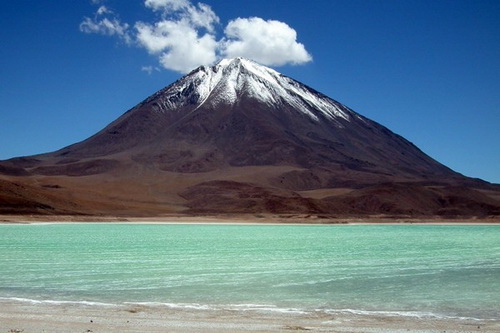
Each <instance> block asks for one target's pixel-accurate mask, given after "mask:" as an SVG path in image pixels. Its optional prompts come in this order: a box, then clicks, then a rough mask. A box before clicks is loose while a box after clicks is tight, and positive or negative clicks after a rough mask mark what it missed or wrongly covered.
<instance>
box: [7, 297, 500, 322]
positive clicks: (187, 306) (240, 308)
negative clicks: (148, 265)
mask: <svg viewBox="0 0 500 333" xmlns="http://www.w3.org/2000/svg"><path fill="white" fill-rule="evenodd" d="M0 302H14V303H28V304H32V305H43V304H46V305H55V306H58V305H71V306H85V307H108V308H109V307H116V308H118V307H123V306H144V307H151V308H168V309H172V310H181V311H182V310H195V311H235V312H258V313H275V314H289V315H310V314H318V313H325V314H330V315H335V314H337V315H338V314H343V315H354V316H368V317H409V318H416V319H438V320H440V319H442V320H465V321H497V320H498V318H475V317H465V316H451V315H445V314H436V313H432V312H421V311H377V310H359V309H298V308H285V307H283V308H282V307H278V306H276V305H272V304H198V303H167V302H121V303H105V302H95V301H67V300H64V301H63V300H36V299H29V298H22V297H0Z"/></svg>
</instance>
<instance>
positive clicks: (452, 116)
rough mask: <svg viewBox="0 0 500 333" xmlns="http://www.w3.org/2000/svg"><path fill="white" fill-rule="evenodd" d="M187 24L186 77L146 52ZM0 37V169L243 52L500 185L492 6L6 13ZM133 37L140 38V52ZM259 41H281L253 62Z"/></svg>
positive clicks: (401, 3) (195, 6)
mask: <svg viewBox="0 0 500 333" xmlns="http://www.w3.org/2000/svg"><path fill="white" fill-rule="evenodd" d="M148 1H149V2H148ZM162 2H163V3H166V2H171V3H174V2H175V3H177V4H181V3H183V6H184V7H183V9H181V10H178V11H176V12H172V11H170V12H167V10H166V7H161V3H162ZM205 5H206V6H205ZM103 6H104V9H103V8H102V7H103ZM155 6H156V7H155ZM171 9H172V8H171ZM194 12H195V13H197V14H199V15H198V16H196V18H202V19H203V20H202V19H200V20H198V21H196V22H198V23H196V22H195V20H194V19H193V17H194V16H191V21H190V23H188V24H187V25H184V26H183V25H176V26H175V27H176V28H179V29H180V28H183V27H184V28H186V29H188V28H193V27H194V28H195V29H194V31H195V32H196V33H198V35H197V36H195V37H196V38H198V37H200V38H201V37H203V36H205V37H207V38H205V39H204V42H206V44H200V45H208V46H207V47H205V48H204V49H203V50H200V51H199V52H200V53H199V54H196V57H194V58H193V59H186V62H185V63H183V60H182V59H180V58H179V57H177V58H176V57H175V54H169V52H173V51H175V50H172V49H174V48H175V47H177V46H176V45H177V44H175V41H174V42H173V43H174V44H171V45H174V46H172V47H171V49H168V48H165V47H164V48H163V49H161V48H157V49H156V51H155V52H156V53H155V52H153V49H154V48H155V47H157V46H158V45H160V44H161V43H163V42H168V41H164V40H161V39H151V38H152V37H154V36H153V34H154V33H155V32H158V31H155V29H157V27H158V25H155V24H158V23H159V22H164V21H167V20H171V21H172V20H173V21H175V20H177V21H175V22H177V23H179V22H180V20H181V19H182V18H183V17H186V15H187V14H186V13H191V14H192V13H194ZM202 14H203V15H202ZM212 14H213V15H212ZM214 16H215V17H216V19H215V18H214ZM207 17H208V18H210V17H211V19H210V20H209V21H207V20H205V19H206V18H207ZM105 18H107V19H108V23H109V22H111V25H108V28H107V29H108V30H105V28H103V26H104V25H103V24H102V22H103V20H104V19H105ZM238 18H240V20H238ZM251 18H253V19H251ZM85 22H87V23H86V24H85ZM193 22H195V23H193ZM271 22H278V23H279V24H278V23H276V24H274V25H272V24H271ZM99 23H101V25H100V26H99ZM244 23H245V24H247V25H246V26H245V25H244ZM248 24H253V25H251V26H250V28H249V26H248ZM259 24H260V25H259ZM0 25H1V29H0V42H1V45H2V47H1V48H0V133H1V134H0V159H7V158H11V157H15V156H24V155H31V154H37V153H43V152H48V151H53V150H56V149H59V148H62V147H64V146H67V145H69V144H72V143H75V142H78V141H80V140H83V139H85V138H87V137H89V136H90V135H92V134H94V133H96V132H97V131H99V130H100V129H102V128H103V127H105V126H106V125H107V124H108V123H110V122H111V121H113V120H114V119H116V118H117V117H119V116H120V115H121V114H123V113H124V112H125V111H127V110H128V109H130V108H132V107H133V106H134V105H136V104H137V103H139V102H141V101H142V100H143V99H145V98H146V97H148V96H149V95H151V94H153V93H154V92H155V91H157V90H159V89H161V88H163V87H165V86H167V85H169V84H170V83H172V82H173V81H175V80H177V79H178V78H179V77H181V76H182V74H181V72H185V71H186V70H187V69H186V68H188V67H189V66H191V65H192V64H194V63H196V62H197V61H201V62H202V61H203V60H205V61H210V59H215V58H217V59H218V58H220V57H222V56H224V55H236V54H237V53H238V52H242V53H244V54H242V55H243V56H247V57H250V58H251V57H257V58H259V59H256V60H259V61H261V62H267V64H271V67H273V68H275V69H276V70H278V71H280V72H282V73H284V74H286V75H288V76H291V77H293V78H295V79H297V80H299V81H301V82H303V83H305V84H307V85H309V86H311V87H313V88H315V89H316V90H319V91H321V92H323V93H325V94H326V95H328V96H330V97H332V98H334V99H336V100H338V101H340V102H342V103H343V104H345V105H347V106H349V107H351V108H352V109H354V110H355V111H357V112H358V113H360V114H362V115H364V116H366V117H368V118H371V119H373V120H375V121H377V122H379V123H381V124H383V125H384V126H386V127H388V128H389V129H391V130H392V131H394V132H396V133H398V134H400V135H402V136H404V137H405V138H407V139H408V140H410V141H411V142H413V143H414V144H416V145H417V146H418V147H419V148H420V149H422V150H423V151H424V152H425V153H427V154H428V155H430V156H431V157H433V158H435V159H436V160H438V161H439V162H441V163H443V164H445V165H447V166H449V167H451V168H452V169H454V170H456V171H458V172H461V173H463V174H465V175H467V176H470V177H478V178H482V179H485V180H487V181H490V182H496V183H500V130H499V127H500V1H497V0H493V1H460V0H454V1H447V0H442V1H435V0H434V1H424V0H418V1H406V0H391V1H388V0H387V1H385V0H362V1H360V0H345V1H335V0H315V1H308V0H296V1H291V0H290V1H286V0H253V1H243V0H232V1H221V0H218V1H216V0H206V1H202V2H201V3H200V2H197V1H191V2H188V0H126V1H124V0H80V1H63V0H44V1H28V0H16V1H1V2H0ZM140 27H142V28H143V29H142V32H149V33H150V34H149V35H144V34H143V35H142V37H143V38H142V39H140V38H139V31H140V30H139V28H140ZM120 28H121V30H120ZM261 28H262V29H264V30H259V29H261ZM268 28H269V29H268ZM92 29H94V30H92ZM99 29H100V30H99ZM148 29H149V30H148ZM245 29H246V30H245ZM266 29H268V30H266ZM258 31H264V33H267V35H266V36H267V38H273V35H272V34H273V33H276V34H278V35H279V36H284V37H283V38H284V39H286V38H288V39H290V38H291V40H288V41H287V43H288V44H287V43H285V44H284V45H285V46H283V47H284V49H278V50H267V51H266V52H268V53H269V54H266V53H265V52H264V53H263V54H259V53H258V52H257V51H258V50H260V48H259V47H256V44H252V42H251V41H250V39H251V36H248V35H245V34H249V33H250V34H251V33H252V32H253V33H256V32H258ZM188 32H190V31H187V32H186V34H185V35H186V36H189V34H188ZM292 32H295V33H296V37H294V36H293V34H291V33H292ZM145 36H146V37H148V36H149V37H151V38H149V39H147V38H145ZM186 38H187V37H186ZM222 41H226V42H227V43H226V44H223V43H222ZM235 41H239V42H242V43H240V44H238V43H232V42H235ZM170 42H172V41H170ZM154 43H157V44H154ZM214 43H215V44H214ZM256 43H258V41H256ZM213 45H215V46H214V47H216V48H217V50H216V51H215V53H214V52H212V51H213V50H214V49H213V48H211V47H212V46H213ZM221 45H225V46H224V47H225V49H224V48H221ZM228 45H231V47H232V48H230V47H229V46H228ZM300 45H302V47H303V51H301V50H300ZM257 46H258V45H257ZM238 47H239V48H238ZM245 47H247V48H246V49H245ZM287 48H289V49H287ZM158 50H159V51H158ZM252 50H253V51H252ZM288 50H290V51H288ZM252 52H253V53H252ZM255 52H257V53H255ZM273 52H275V53H273ZM276 52H277V53H276ZM280 52H281V53H282V54H286V56H287V57H288V58H286V59H285V60H286V62H287V63H286V64H284V65H283V64H276V63H277V59H276V54H280ZM304 52H305V53H304ZM214 57H215V58H214ZM188 60H189V61H188ZM294 62H295V63H299V64H296V65H292V64H291V63H294ZM179 68H183V69H179Z"/></svg>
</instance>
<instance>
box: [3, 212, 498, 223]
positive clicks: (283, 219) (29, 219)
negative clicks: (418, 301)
mask: <svg viewBox="0 0 500 333" xmlns="http://www.w3.org/2000/svg"><path fill="white" fill-rule="evenodd" d="M38 222H41V223H43V222H47V223H58V222H109V223H112V222H119V223H208V224H210V223H213V224H221V223H235V224H238V223H243V224H244V223H251V224H255V223H258V224H271V223H273V224H353V223H375V224H376V223H380V224H387V223H391V224H392V223H397V224H412V223H425V224H428V223H433V224H464V223H465V224H483V223H484V224H492V223H493V224H496V223H500V216H488V217H454V218H450V217H434V216H433V217H406V216H379V215H372V216H345V217H344V216H328V215H309V214H279V215H272V214H225V215H159V216H147V217H144V216H104V215H97V216H96V215H0V223H38Z"/></svg>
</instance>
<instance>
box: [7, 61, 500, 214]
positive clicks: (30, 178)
mask: <svg viewBox="0 0 500 333" xmlns="http://www.w3.org/2000/svg"><path fill="white" fill-rule="evenodd" d="M499 198H500V186H499V185H495V184H490V183H487V182H484V181H482V180H479V179H472V178H468V177H465V176H463V175H461V174H459V173H456V172H454V171H453V170H451V169H449V168H447V167H446V166H444V165H442V164H440V163H439V162H437V161H435V160H434V159H432V158H431V157H429V156H427V155H426V154H425V153H423V152H422V151H421V150H420V149H418V148H417V147H416V146H415V145H413V144H412V143H411V142H409V141H407V140H406V139H404V138H403V137H401V136H399V135H397V134H395V133H393V132H391V131H390V130H389V129H387V128H385V127H384V126H382V125H380V124H378V123H376V122H374V121H371V120H369V119H367V118H365V117H363V116H362V115H360V114H358V113H356V112H354V111H353V110H351V109H349V108H348V107H346V106H344V105H342V104H340V103H338V102H336V101H334V100H332V99H330V98H329V97H327V96H325V95H323V94H321V93H319V92H317V91H315V90H314V89H312V88H310V87H307V86H305V85H303V84H301V83H299V82H297V81H295V80H293V79H291V78H288V77H286V76H284V75H282V74H280V73H278V72H276V71H274V70H272V69H270V68H267V67H264V66H261V65H258V64H256V63H254V62H252V61H249V60H246V59H241V58H235V59H225V60H222V61H221V62H220V63H218V64H216V65H214V66H212V67H208V66H202V67H200V68H198V69H196V70H194V71H193V72H191V73H189V74H188V75H186V76H184V77H183V78H181V79H180V80H178V81H177V82H175V83H173V84H171V85H170V86H168V87H166V88H164V89H162V90H160V91H159V92H157V93H155V94H154V95H152V96H150V97H149V98H147V99H146V100H145V101H143V102H142V103H140V104H138V105H137V106H135V107H134V108H132V109H130V110H129V111H127V112H126V113H125V114H124V115H122V116H121V117H119V118H118V119H117V120H115V121H114V122H112V123H111V124H109V125H108V126H107V127H106V128H104V129H103V130H101V131H100V132H98V133H97V134H95V135H93V136H92V137H90V138H88V139H86V140H84V141H82V142H79V143H76V144H73V145H71V146H68V147H65V148H62V149H61V150H58V151H55V152H51V153H46V154H40V155H34V156H28V157H20V158H13V159H10V160H6V161H1V162H0V214H50V215H52V214H70V215H71V214H83V215H116V216H163V215H169V214H180V215H203V214H315V215H318V216H319V215H321V216H327V217H328V216H369V215H386V216H446V217H452V216H460V217H469V216H470V217H472V216H476V217H486V216H498V215H499V214H500V200H499Z"/></svg>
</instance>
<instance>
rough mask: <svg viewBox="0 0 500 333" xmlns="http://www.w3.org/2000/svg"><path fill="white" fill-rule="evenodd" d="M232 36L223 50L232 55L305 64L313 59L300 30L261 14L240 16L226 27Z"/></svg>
mask: <svg viewBox="0 0 500 333" xmlns="http://www.w3.org/2000/svg"><path fill="white" fill-rule="evenodd" d="M224 32H225V34H226V36H227V37H228V39H227V40H226V41H224V42H223V45H222V48H223V50H222V53H223V55H224V56H226V57H228V58H233V57H237V56H243V57H246V58H250V59H253V60H255V61H257V62H260V63H262V64H264V65H275V66H281V65H285V64H287V63H292V64H301V63H306V62H309V61H311V60H312V57H311V55H310V54H309V53H308V52H307V51H306V49H305V47H304V45H303V44H300V43H298V42H297V33H296V32H295V30H294V29H292V28H290V26H288V25H287V24H286V23H283V22H280V21H274V20H269V21H264V20H263V19H261V18H258V17H252V18H248V19H246V18H237V19H235V20H232V21H230V22H229V24H228V25H227V26H226V29H225V30H224Z"/></svg>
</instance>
